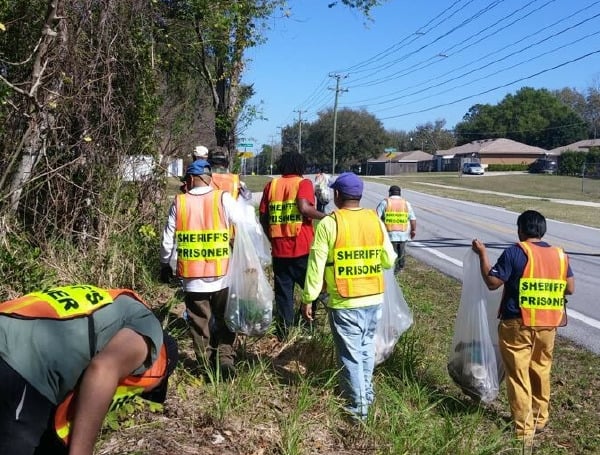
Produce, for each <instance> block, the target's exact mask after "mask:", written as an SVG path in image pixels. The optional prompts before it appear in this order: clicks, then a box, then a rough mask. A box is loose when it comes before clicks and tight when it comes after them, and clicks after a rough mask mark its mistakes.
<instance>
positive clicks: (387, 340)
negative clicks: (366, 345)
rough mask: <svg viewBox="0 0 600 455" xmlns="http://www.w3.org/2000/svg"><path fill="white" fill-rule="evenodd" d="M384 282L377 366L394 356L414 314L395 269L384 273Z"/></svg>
mask: <svg viewBox="0 0 600 455" xmlns="http://www.w3.org/2000/svg"><path fill="white" fill-rule="evenodd" d="M383 281H384V283H385V290H384V293H383V304H382V305H381V319H380V320H379V322H378V323H377V330H376V331H375V365H379V364H380V363H382V362H383V361H384V360H386V359H387V358H388V357H389V356H390V355H392V352H394V347H395V346H396V343H397V342H398V340H399V339H400V337H401V336H402V334H403V333H404V332H406V331H407V330H408V328H409V327H410V326H411V325H412V323H413V315H412V312H411V310H410V308H409V307H408V305H407V303H406V300H405V299H404V295H403V294H402V289H400V286H399V285H398V281H396V276H395V275H394V270H393V269H386V270H384V271H383Z"/></svg>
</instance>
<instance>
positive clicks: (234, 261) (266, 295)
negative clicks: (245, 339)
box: [225, 223, 274, 336]
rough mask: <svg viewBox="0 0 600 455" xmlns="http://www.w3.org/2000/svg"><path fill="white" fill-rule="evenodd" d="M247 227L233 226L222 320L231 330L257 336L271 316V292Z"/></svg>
mask: <svg viewBox="0 0 600 455" xmlns="http://www.w3.org/2000/svg"><path fill="white" fill-rule="evenodd" d="M247 228H248V225H245V224H243V223H240V224H238V225H237V226H236V231H235V241H234V243H233V253H232V254H231V259H230V263H229V272H228V276H229V299H228V301H227V305H226V307H225V324H226V325H227V327H228V328H229V330H231V331H232V332H236V333H242V334H244V335H248V336H258V335H262V334H264V333H265V332H266V331H267V329H268V328H269V326H270V325H271V322H272V320H273V299H274V293H273V289H272V288H271V285H270V284H269V281H268V280H267V277H266V275H265V272H264V271H263V269H262V265H261V261H260V259H259V258H258V254H257V252H256V249H255V245H254V243H253V241H252V239H251V237H250V235H249V233H248V230H249V229H247Z"/></svg>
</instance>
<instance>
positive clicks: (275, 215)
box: [269, 177, 303, 238]
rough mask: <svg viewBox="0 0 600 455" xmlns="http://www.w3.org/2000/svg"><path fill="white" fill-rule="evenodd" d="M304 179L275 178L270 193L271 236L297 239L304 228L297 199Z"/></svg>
mask: <svg viewBox="0 0 600 455" xmlns="http://www.w3.org/2000/svg"><path fill="white" fill-rule="evenodd" d="M301 181H302V177H286V178H274V179H273V180H271V187H270V191H269V234H270V236H271V238H275V237H296V236H297V235H298V234H299V233H300V229H301V228H302V220H303V218H302V214H301V213H300V210H298V205H297V203H296V197H297V196H298V190H299V189H300V182H301Z"/></svg>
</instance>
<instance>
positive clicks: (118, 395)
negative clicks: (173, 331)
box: [0, 285, 167, 444]
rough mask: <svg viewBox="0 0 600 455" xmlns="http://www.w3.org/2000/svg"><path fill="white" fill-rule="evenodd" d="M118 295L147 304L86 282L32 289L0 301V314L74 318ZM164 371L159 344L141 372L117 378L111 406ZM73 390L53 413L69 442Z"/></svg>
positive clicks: (151, 383) (124, 291) (127, 292)
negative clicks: (38, 289) (147, 364)
mask: <svg viewBox="0 0 600 455" xmlns="http://www.w3.org/2000/svg"><path fill="white" fill-rule="evenodd" d="M120 295H128V296H130V297H132V298H133V299H135V300H137V301H138V302H139V303H140V305H144V306H146V307H147V308H149V306H148V305H147V304H146V303H145V302H144V301H143V300H142V299H141V298H140V297H139V296H138V295H137V294H136V293H135V292H134V291H132V290H130V289H106V290H105V289H100V288H97V287H95V286H90V285H74V286H62V287H56V288H51V289H47V290H45V291H41V292H33V293H31V294H27V295H25V296H23V297H20V298H18V299H14V300H10V301H8V302H4V303H2V304H0V313H2V314H6V315H9V316H16V317H19V318H25V319H62V320H68V319H75V318H81V317H88V316H90V315H92V314H93V313H94V312H96V311H98V310H99V309H101V308H103V307H105V306H107V305H110V304H111V303H113V302H114V300H115V299H116V298H117V297H118V296H120ZM166 373H167V350H166V347H165V345H164V344H163V345H162V347H161V349H160V352H159V355H158V358H157V359H156V361H155V362H154V363H153V364H152V366H151V367H150V368H149V369H148V370H146V371H145V372H144V373H142V374H141V375H135V376H134V375H130V376H127V377H125V378H123V379H121V380H120V381H119V385H118V387H117V389H116V391H115V394H114V396H113V401H112V404H111V409H116V408H118V407H119V406H121V405H122V404H123V403H124V402H125V401H127V400H129V399H131V398H132V397H134V396H135V395H139V394H141V393H142V392H146V391H150V390H152V389H153V388H155V387H156V386H157V385H159V384H160V383H161V382H162V381H163V379H164V378H165V376H166ZM73 397H74V392H70V393H69V394H68V395H67V396H66V397H65V399H64V400H63V401H62V402H61V403H60V404H59V405H58V407H57V408H56V411H55V414H54V428H55V430H56V434H57V435H58V437H59V438H60V439H61V440H62V441H63V442H64V443H65V444H68V442H69V433H70V429H71V422H72V420H73V413H74V407H73V406H71V405H72V403H73Z"/></svg>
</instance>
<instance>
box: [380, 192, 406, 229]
mask: <svg viewBox="0 0 600 455" xmlns="http://www.w3.org/2000/svg"><path fill="white" fill-rule="evenodd" d="M386 204H387V205H386V208H385V211H384V212H383V222H384V223H385V228H386V229H387V231H388V232H396V231H400V232H404V231H406V229H408V208H407V205H406V200H405V199H404V198H391V197H390V198H387V202H386Z"/></svg>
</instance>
